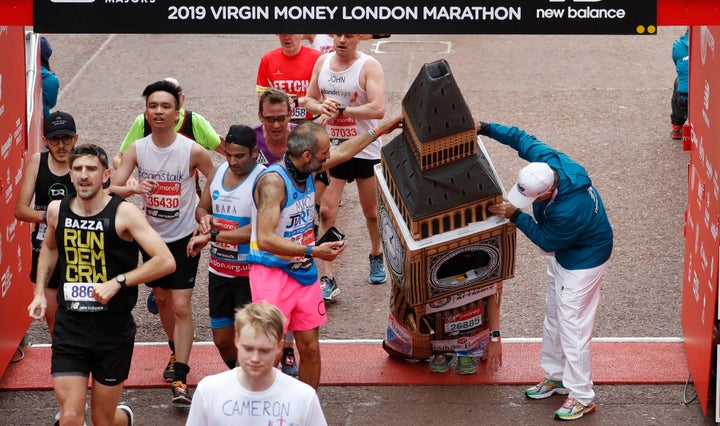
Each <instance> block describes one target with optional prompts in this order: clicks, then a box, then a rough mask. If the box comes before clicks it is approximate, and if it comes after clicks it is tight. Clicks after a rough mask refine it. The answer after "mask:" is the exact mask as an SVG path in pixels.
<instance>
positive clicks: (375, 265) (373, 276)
mask: <svg viewBox="0 0 720 426" xmlns="http://www.w3.org/2000/svg"><path fill="white" fill-rule="evenodd" d="M385 280H387V274H386V273H385V262H384V261H383V255H382V253H380V254H378V255H377V256H375V255H372V254H371V255H370V277H369V278H368V282H369V283H370V284H382V283H384V282H385Z"/></svg>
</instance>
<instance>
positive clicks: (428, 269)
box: [375, 60, 515, 359]
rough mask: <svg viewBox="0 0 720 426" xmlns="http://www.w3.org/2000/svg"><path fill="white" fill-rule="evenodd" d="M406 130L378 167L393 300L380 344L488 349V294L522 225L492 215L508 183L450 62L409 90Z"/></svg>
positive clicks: (418, 354)
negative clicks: (497, 167)
mask: <svg viewBox="0 0 720 426" xmlns="http://www.w3.org/2000/svg"><path fill="white" fill-rule="evenodd" d="M402 111H403V115H404V117H405V124H404V127H403V132H402V134H400V135H398V136H397V137H395V138H394V139H393V140H392V141H390V142H389V143H388V144H386V145H385V146H384V147H383V149H382V161H381V163H380V164H379V165H377V166H375V176H376V178H377V180H378V218H379V223H380V231H381V234H382V242H383V251H384V253H385V259H386V263H387V265H388V267H389V268H388V269H389V271H390V282H391V283H392V286H393V288H392V298H391V304H390V315H389V324H388V327H387V333H386V338H385V341H384V342H383V347H384V348H385V350H386V351H387V352H388V353H389V354H391V355H393V356H398V357H401V358H411V359H426V358H429V357H430V355H432V354H433V353H440V352H451V351H470V352H473V351H474V352H475V353H476V354H477V353H478V351H480V352H481V351H482V348H483V347H484V345H485V344H487V341H488V332H489V330H488V327H487V318H486V314H485V309H484V304H483V300H482V299H483V298H485V297H487V296H488V295H491V294H494V293H495V287H496V284H497V283H498V282H501V281H503V280H504V279H507V278H511V277H512V276H513V274H514V267H515V226H514V225H513V224H512V223H510V222H509V221H508V220H506V219H501V218H498V217H496V216H490V215H489V213H488V210H487V207H488V206H489V205H491V204H495V203H499V202H502V200H503V189H502V184H501V183H500V179H499V178H498V176H497V174H496V172H495V169H494V168H493V166H492V163H491V162H490V160H489V157H488V155H487V152H486V151H485V149H484V147H483V145H482V143H480V142H479V141H478V139H477V136H476V131H475V120H473V118H472V115H471V114H470V110H469V108H468V106H467V104H466V103H465V100H464V98H463V96H462V93H461V92H460V89H459V88H458V86H457V84H456V82H455V79H454V78H453V75H452V72H451V71H450V66H449V65H448V63H447V62H446V61H445V60H439V61H437V62H433V63H429V64H425V65H424V66H423V67H422V69H421V70H420V73H419V74H418V76H417V78H416V79H415V81H414V82H413V84H412V86H410V89H409V90H408V92H407V94H406V95H405V97H404V98H403V102H402Z"/></svg>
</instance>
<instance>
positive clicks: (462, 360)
mask: <svg viewBox="0 0 720 426" xmlns="http://www.w3.org/2000/svg"><path fill="white" fill-rule="evenodd" d="M456 367H457V372H458V374H475V373H477V369H478V361H477V359H475V358H473V357H471V356H460V355H459V356H458V358H457V366H456Z"/></svg>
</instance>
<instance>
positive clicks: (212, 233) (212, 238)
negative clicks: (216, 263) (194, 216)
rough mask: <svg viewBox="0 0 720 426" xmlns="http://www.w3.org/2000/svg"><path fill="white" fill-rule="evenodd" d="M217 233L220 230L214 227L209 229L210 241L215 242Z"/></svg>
mask: <svg viewBox="0 0 720 426" xmlns="http://www.w3.org/2000/svg"><path fill="white" fill-rule="evenodd" d="M219 233H220V231H218V230H217V229H214V228H213V229H211V230H210V241H212V242H213V243H214V242H216V241H217V236H218V234H219Z"/></svg>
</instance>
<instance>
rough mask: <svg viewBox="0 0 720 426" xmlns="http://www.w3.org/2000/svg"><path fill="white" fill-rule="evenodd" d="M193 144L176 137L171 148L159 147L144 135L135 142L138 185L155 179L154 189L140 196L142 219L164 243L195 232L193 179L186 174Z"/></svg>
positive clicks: (195, 200)
mask: <svg viewBox="0 0 720 426" xmlns="http://www.w3.org/2000/svg"><path fill="white" fill-rule="evenodd" d="M194 144H195V142H193V141H192V140H191V139H189V138H186V137H185V136H183V135H180V134H178V135H177V138H176V139H175V142H173V143H172V145H170V146H168V147H165V148H160V147H158V146H157V145H155V143H154V142H153V141H152V135H148V136H146V137H144V138H142V139H140V140H138V141H136V142H135V148H136V150H137V168H138V178H139V181H140V183H142V181H143V180H145V179H155V180H156V181H157V182H158V188H157V190H156V191H155V192H153V193H152V194H150V195H143V197H142V198H143V208H144V210H145V217H146V218H147V220H148V222H149V223H150V226H152V227H153V229H155V230H156V231H157V233H158V234H160V236H161V237H162V239H163V241H165V242H166V243H172V242H174V241H177V240H179V239H181V238H183V237H186V236H188V235H189V234H191V233H192V232H193V231H194V230H195V225H196V223H195V208H196V207H197V205H198V201H199V200H198V196H197V193H196V192H195V177H194V175H193V174H191V173H190V152H191V151H192V147H193V145H194Z"/></svg>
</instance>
